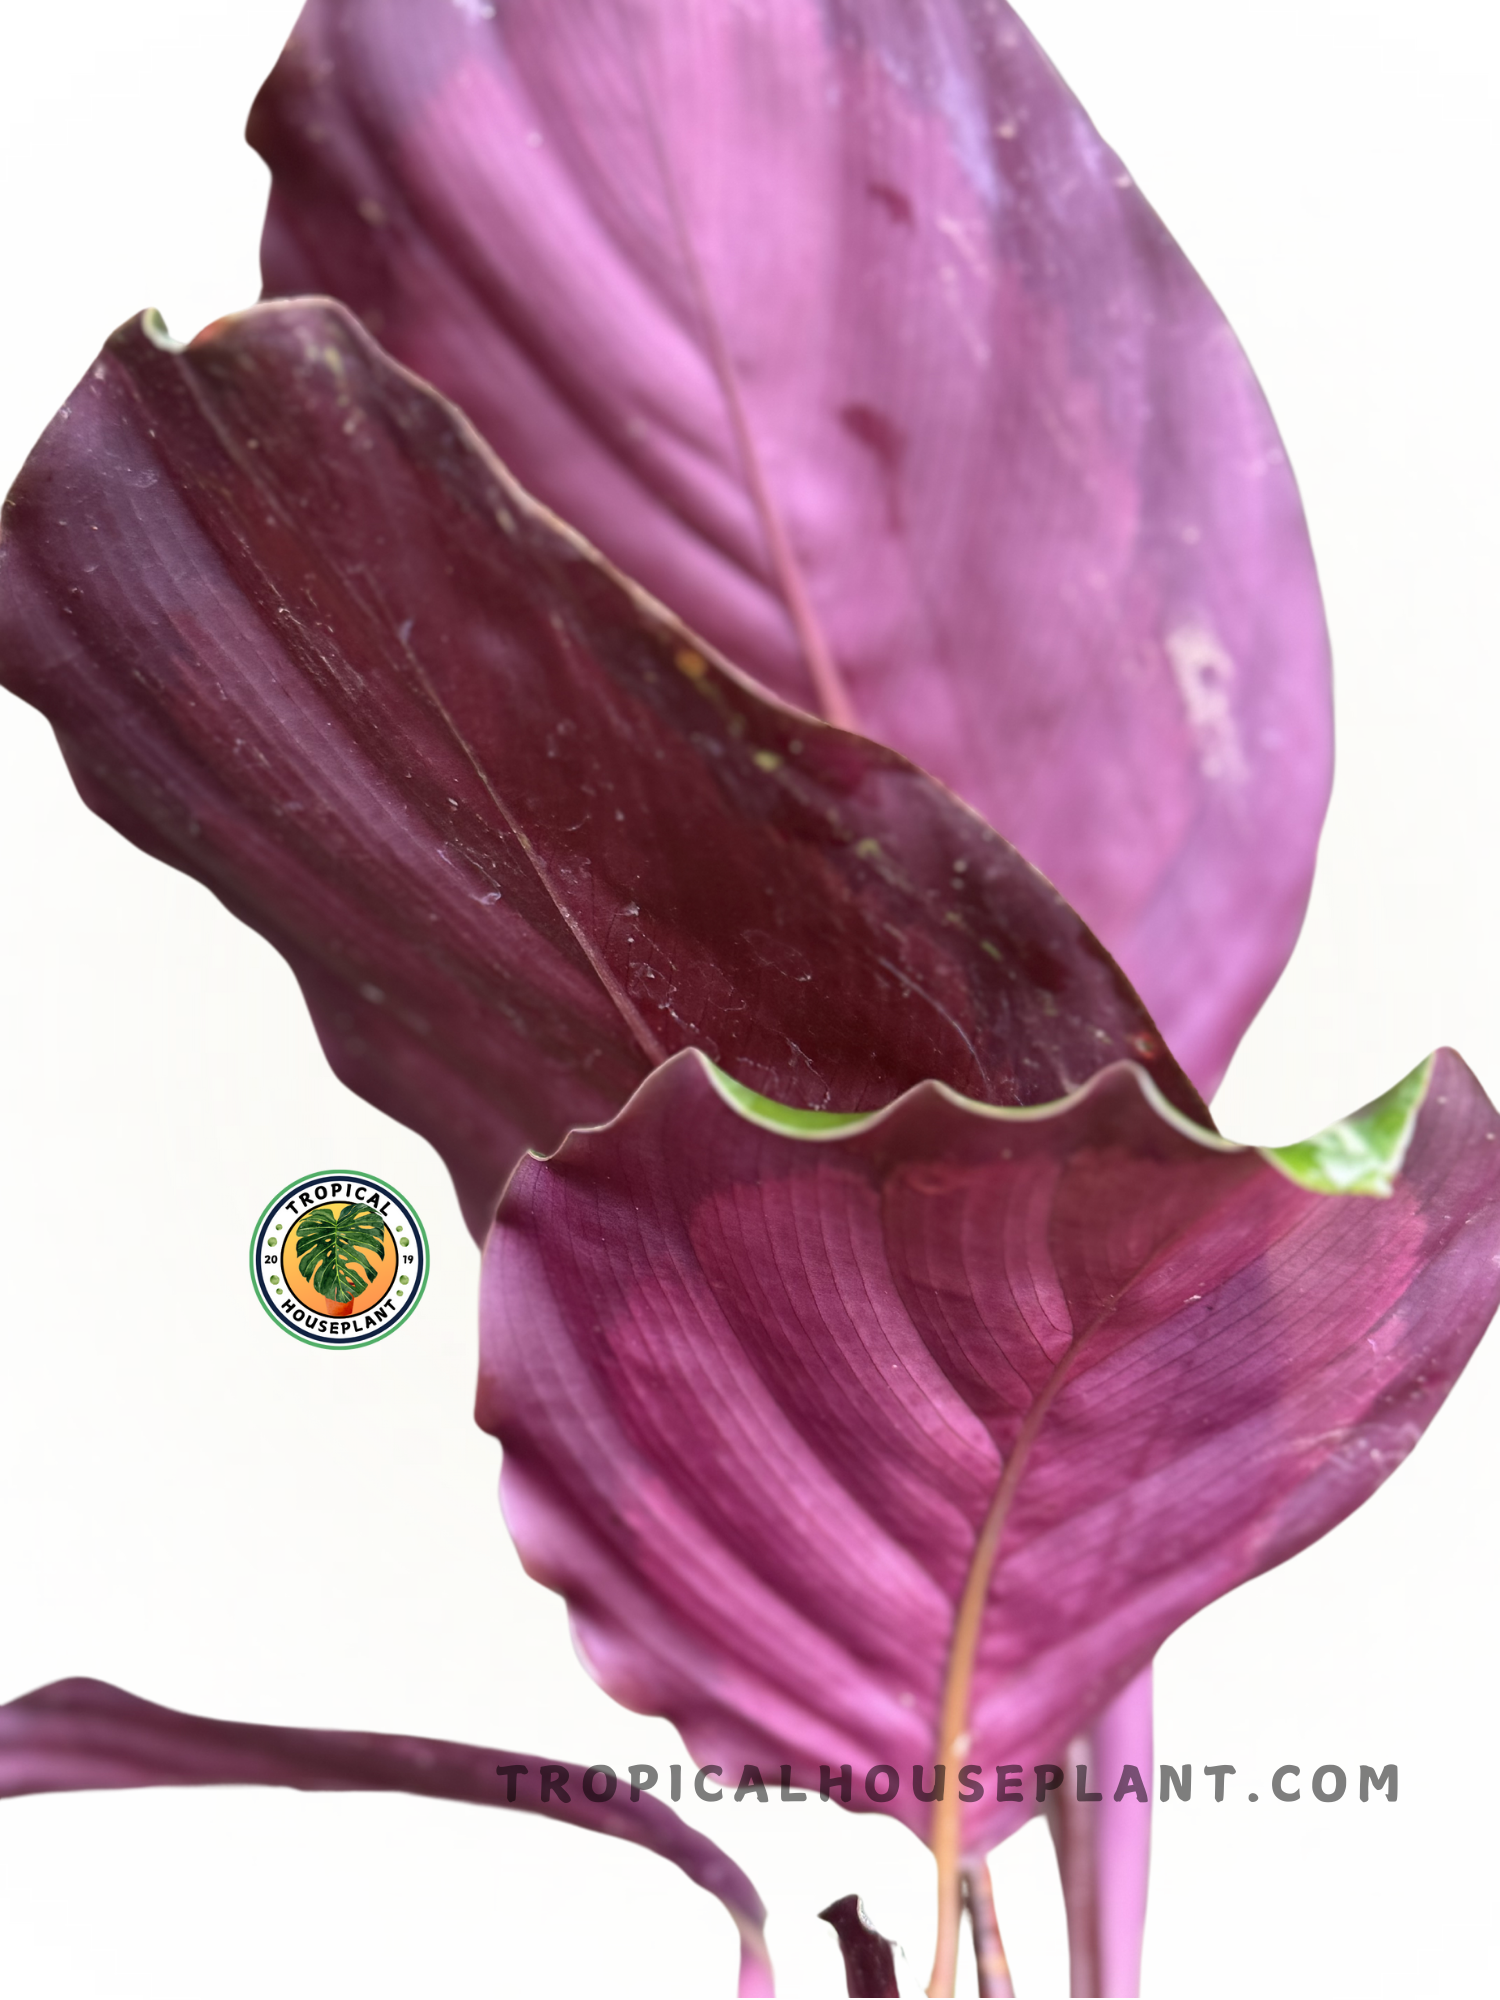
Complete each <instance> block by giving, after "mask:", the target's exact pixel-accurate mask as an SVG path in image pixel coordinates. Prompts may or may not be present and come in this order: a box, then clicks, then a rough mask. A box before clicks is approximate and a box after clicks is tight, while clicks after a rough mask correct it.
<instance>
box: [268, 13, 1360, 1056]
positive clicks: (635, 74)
mask: <svg viewBox="0 0 1500 2000" xmlns="http://www.w3.org/2000/svg"><path fill="white" fill-rule="evenodd" d="M251 137H252V139H253V141H254V143H255V144H256V145H257V146H258V147H259V148H260V150H261V151H262V152H263V153H264V154H265V156H266V158H267V160H268V161H269V162H270V164H271V167H272V170H273V175H274V180H273V192H272V200H271V210H270V216H269V220H268V223H267V228H266V235H265V242H264V252H263V258H264V269H265V277H266V284H267V287H268V289H269V290H270V291H271V292H272V293H291V292H306V291H329V292H333V293H335V294H337V295H338V296H339V297H340V298H342V299H344V300H346V301H347V302H348V303H349V304H350V305H352V306H353V307H354V308H355V309H356V310H357V311H358V312H359V313H360V314H361V315H362V316H363V317H364V319H365V321H366V323H367V324H368V325H369V327H370V328H371V329H372V331H374V332H376V333H377V334H378V336H379V338H380V339H381V340H382V341H383V342H384V343H385V345H386V346H387V347H388V348H390V350H391V351H392V352H393V353H395V354H396V355H398V356H399V358H400V359H401V360H403V361H405V362H407V363H408V364H409V365H410V366H412V367H413V368H415V369H416V370H417V371H418V372H419V373H421V374H422V375H425V376H427V377H428V378H429V379H430V380H432V381H434V382H435V383H437V384H438V386H439V387H440V388H442V389H443V390H444V391H445V392H446V393H447V394H449V395H451V396H452V397H454V398H455V400H456V401H458V402H459V403H460V404H461V405H462V406H463V407H464V409H466V410H467V411H468V413H469V414H470V416H472V417H473V419H474V421H475V422H476V423H477V424H478V425H479V427H480V429H481V430H482V431H483V432H484V433H485V435H486V436H487V437H488V438H489V439H490V441H491V442H492V443H493V444H494V445H495V447H496V449H497V450H498V451H499V452H500V454H501V456H502V457H503V458H504V459H505V460H506V462H507V463H508V464H509V465H510V466H511V467H512V469H513V470H514V471H515V473H516V475H517V477H518V478H520V479H521V480H522V481H523V483H525V484H526V485H527V486H528V487H530V488H531V489H532V490H533V491H534V492H536V493H537V494H539V495H540V496H541V498H542V499H544V500H545V501H546V502H547V503H548V505H550V506H552V507H555V508H556V509H557V510H558V512H559V513H561V514H562V515H564V516H565V517H566V518H567V519H568V520H570V521H572V522H573V523H574V524H575V525H576V526H577V527H579V528H580V529H581V530H582V531H583V532H584V533H585V534H587V535H588V536H590V537H591V539H593V540H594V541H595V542H596V543H597V544H598V545H599V547H600V548H602V549H603V550H604V551H605V553H606V554H607V555H608V556H610V557H611V558H612V559H613V560H614V561H616V562H618V563H619V564H621V566H622V567H624V568H625V569H626V570H628V571H629V572H630V573H631V574H632V575H634V576H636V577H638V578H639V579H640V580H641V582H642V583H644V584H645V585H646V586H647V587H648V588H649V589H651V590H653V591H655V592H656V593H657V594H658V595H659V596H660V597H661V598H663V599H664V600H665V601H666V602H667V603H669V604H670V605H672V606H673V608H674V609H675V610H676V611H677V612H678V613H680V615H681V616H682V617H683V618H685V619H686V620H687V622H688V623H689V624H690V625H692V626H694V627H695V628H696V629H698V630H699V631H701V632H703V633H704V634H705V635H706V636H707V637H708V638H709V640H711V641H712V642H713V643H714V644H715V645H716V646H718V647H720V648H721V649H722V650H723V651H724V652H725V653H726V654H727V655H728V656H729V657H730V658H731V659H733V660H734V661H735V662H736V663H737V664H738V665H739V666H741V667H744V668H746V669H748V670H749V671H751V672H753V673H754V674H756V675H757V676H759V677H760V679H762V680H763V681H764V682H765V683H766V684H767V685H768V686H770V687H773V688H775V689H776V690H777V691H778V692H780V693H781V694H783V695H785V696H786V697H787V698H788V699H790V700H792V701H795V702H798V703H801V704H802V705H804V706H810V707H813V708H816V709H818V710H819V711H820V712H822V713H824V714H826V715H828V716H830V717H831V718H832V719H834V720H844V721H856V720H857V722H858V724H859V725H860V726H861V727H862V728H864V729H865V730H866V731H867V732H868V733H869V734H871V735H873V736H877V737H879V738H881V739H883V740H884V741H887V742H890V743H892V744H894V745H895V746H896V747H897V748H898V749H900V750H902V751H904V752H905V753H906V754H907V755H908V756H910V757H913V758H915V759H916V761H917V762H918V763H920V764H923V765H925V766H926V767H927V768H928V769H930V770H932V771H934V772H936V773H937V774H938V775H939V776H940V777H942V778H943V779H945V780H946V781H947V782H948V783H950V784H951V785H953V786H954V787H955V789H956V790H958V791H959V792H960V793H961V794H962V795H963V796H964V797H966V798H967V799H969V800H970V801H971V803H973V804H974V805H975V806H976V807H977V808H978V809H979V810H980V811H981V812H983V813H984V814H985V815H986V816H987V817H988V818H989V819H991V820H992V821H993V822H994V824H995V825H996V826H997V827H998V828H999V829H1000V831H1001V832H1002V833H1004V834H1005V835H1007V837H1008V838H1010V839H1011V840H1013V841H1014V842H1015V843H1016V845H1017V846H1018V847H1019V848H1020V849H1021V851H1022V852H1023V853H1024V854H1026V855H1027V856H1028V858H1029V859H1031V860H1033V861H1034V862H1035V863H1036V864H1037V866H1038V867H1040V868H1041V869H1043V870H1044V872H1045V873H1046V874H1047V875H1048V876H1050V877H1051V879H1052V880H1053V881H1055V882H1056V883H1057V885H1058V887H1059V888H1060V889H1061V890H1062V892H1063V894H1064V895H1066V896H1067V897H1068V898H1069V900H1070V901H1071V902H1072V903H1073V904H1074V905H1075V906H1076V907H1077V908H1078V909H1079V910H1080V911H1081V912H1082V914H1083V915H1084V917H1085V919H1086V920H1087V921H1088V922H1089V923H1091V924H1092V925H1093V926H1094V928H1095V929H1096V930H1097V932H1098V934H1099V935H1100V937H1101V938H1103V939H1104V941H1105V943H1106V944H1107V945H1108V946H1109V947H1110V949H1111V950H1112V951H1113V952H1114V953H1115V954H1116V956H1117V957H1118V958H1119V960H1120V962H1121V964H1122V965H1123V966H1124V967H1125V969H1126V971H1127V973H1128V974H1129V975H1130V977H1131V978H1132V979H1133V980H1134V981H1135V982H1136V984H1137V985H1138V986H1139V988H1140V990H1141V992H1142V994H1143V995H1144V996H1145V999H1146V1001H1147V1004H1148V1005H1149V1006H1150V1008H1151V1009H1152V1011H1153V1013H1154V1014H1155V1016H1156V1018H1157V1020H1158V1021H1159V1022H1160V1023H1161V1026H1162V1028H1163V1030H1164V1032H1165V1034H1166V1036H1167V1039H1168V1041H1169V1043H1170V1045H1171V1046H1172V1047H1173V1048H1174V1049H1175V1050H1176V1051H1177V1053H1178V1055H1179V1057H1180V1058H1181V1060H1182V1061H1183V1063H1184V1064H1185V1066H1186V1068H1187V1070H1188V1072H1189V1074H1191V1075H1192V1076H1193V1077H1194V1079H1195V1081H1196V1082H1198V1084H1199V1085H1200V1086H1201V1087H1202V1088H1204V1089H1205V1090H1209V1089H1211V1088H1212V1086H1213V1084H1214V1082H1215V1081H1216V1080H1217V1077H1218V1075H1219V1074H1220V1073H1221V1072H1222V1069H1223V1067H1224V1064H1225V1063H1226V1061H1227V1060H1228V1056H1229V1054H1230V1052H1231V1051H1232V1049H1233V1047H1234V1045H1235V1043H1236V1041H1237V1040H1238V1038H1239V1035H1240V1034H1241V1033H1242V1032H1243V1029H1244V1027H1245V1024H1246V1022H1247V1021H1248V1020H1249V1019H1250V1016H1251V1015H1252V1014H1253V1013H1254V1011H1255V1009H1256V1007H1257V1006H1258V1005H1259V1003H1260V1001H1261V1000H1262V998H1263V997H1264V995H1265V993H1266V992H1267V990H1268V989H1269V987H1270V985H1271V983H1272V981H1273V980H1274V979H1275V977H1276V975H1277V973H1278V972H1279V971H1280V969H1281V967H1282V965H1283V963H1284V962H1285V959H1286V956H1287V953H1288V951H1289V950H1290V948H1291V944H1292V940H1293V939H1294V937H1295V936H1296V932H1297V928H1298V925H1299V923H1300V921H1301V917H1302V911H1303V907H1304V905H1305V903H1306V898H1307V891H1308V885H1309V882H1310V880H1311V876H1312V867H1313V859H1314V850H1315V846H1316V841H1317V834H1318V829H1319V826H1320V824H1321V821H1322V817H1323V811H1324V807H1325V804H1326V802H1327V796H1328V782H1329V770H1330V723H1329V700H1328V659H1327V645H1326V638H1325V632H1324V625H1323V617H1322V611H1321V607H1320V604H1319V598H1318V590H1317V583H1316V578H1315V575H1314V570H1313V562H1312V556H1311V553H1310V551H1309V546H1308V540H1307V534H1306V530H1305V527H1304V523H1303V519H1302V512H1301V507H1300V504H1299V502H1298V497H1297V492H1296V488H1295V485H1294V483H1293V480H1292V477H1291V474H1290V472H1289V470H1288V468H1287V464H1286V460H1285V456H1284V453H1283V451H1282V447H1281V443H1280V440H1279V438H1278V437H1277V434H1276V430H1275V427H1274V425H1273V423H1272V421H1271V418H1270V416H1269V413H1268V412H1267V409H1266V406H1265V402H1264V399H1263V398H1262V396H1261V393H1260V391H1259V388H1258V387H1257V385H1256V383H1255V380H1254V378H1253V376H1252V374H1251V372H1250V369H1249V367H1248V365H1247V363H1246V361H1245V357H1244V355H1243V354H1242V353H1241V351H1240V349H1239V347H1238V345H1237V344H1236V342H1235V340H1234V337H1233V335H1232V333H1231V332H1230V330H1229V328H1228V327H1227V326H1226V325H1225V323H1224V320H1223V317H1222V315H1221V314H1220V313H1219V311H1218V309H1217V307H1216V306H1215V305H1214V303H1213V301H1212V299H1211V298H1210V297H1209V296H1208V294H1207V292H1206V291H1205V290H1204V288H1203V286H1202V284H1201V283H1200V282H1199V280H1198V278H1197V277H1196V275H1195V274H1194V273H1193V271H1192V270H1191V268H1190V267H1189V265H1188V264H1187V262H1186V260H1185V259H1184V258H1183V256H1182V254H1181V252H1180V251H1179V250H1178V248H1177V246H1176V245H1175V244H1174V243H1173V242H1172V240H1171V238H1170V237H1169V236H1168V235H1167V233H1166V231H1165V230H1164V229H1163V227H1162V225H1161V223H1160V222H1159V220H1158V219H1157V217H1156V216H1155V215H1154V214H1153V213H1152V211H1151V209H1150V208H1149V207H1148V206H1147V204H1146V203H1145V202H1144V200H1143V199H1142V198H1141V195H1140V194H1139V192H1138V191H1137V189H1136V188H1135V187H1134V185H1133V184H1132V182H1131V179H1130V176H1129V175H1128V174H1127V173H1126V172H1125V171H1124V169H1123V168H1122V167H1121V165H1120V162H1119V161H1118V160H1117V159H1116V158H1115V156H1114V154H1113V153H1111V152H1110V151H1109V149H1108V147H1107V146H1105V145H1104V144H1103V143H1102V142H1101V140H1100V138H1099V136H1098V134H1097V133H1096V132H1095V131H1094V129H1093V127H1092V126H1091V125H1090V123H1089V121H1088V119H1087V118H1086V117H1085V115H1084V113H1083V111H1082V110H1081V109H1080V107H1079V106H1078V104H1077V103H1076V102H1075V101H1074V99H1073V98H1072V96H1071V95H1070V93H1069V92H1068V90H1067V89H1066V87H1065V86H1064V85H1063V83H1062V82H1061V80H1060V79H1059V78H1058V76H1057V74H1056V72H1055V71H1054V70H1053V69H1052V67H1051V66H1050V64H1049V63H1048V62H1047V60H1046V58H1045V56H1043V55H1042V54H1041V52H1040V51H1039V50H1038V49H1037V47H1036V44H1035V43H1034V42H1033V41H1032V39H1031V37H1030V35H1029V34H1028V33H1027V31H1026V29H1025V28H1024V27H1023V25H1022V24H1021V22H1020V21H1019V20H1018V19H1017V17H1016V15H1015V14H1014V13H1013V12H1012V11H1011V9H1010V8H1009V7H1008V6H1006V5H1004V4H1003V0H759V4H757V5H755V6H754V7H747V6H742V5H734V4H730V0H716V3H715V4H705V5H701V6H695V7H693V8H691V9H685V8H683V7H682V6H681V5H680V4H677V0H628V4H627V0H569V4H567V5H565V6H563V5H558V4H557V0H497V4H495V5H485V6H467V5H465V6H457V5H454V4H452V0H312V4H311V5H310V6H309V7H308V8H307V9H306V11H305V13H304V15H303V17H302V20H301V22H300V23H299V25H298V28H297V30H296V32H295V34H294V36H293V38H292V41H291V44H290V46H289V48H288V50H287V53H286V54H285V56H284V57H283V58H282V61H281V63H280V64H279V65H278V67H277V69H276V72H275V74H274V75H273V77H272V78H271V81H270V83H269V84H268V85H267V87H266V90H265V91H264V92H263V94H262V96H261V98H260V100H259V102H258V104H257V106H256V109H255V112H254V114H253V117H252V120H251Z"/></svg>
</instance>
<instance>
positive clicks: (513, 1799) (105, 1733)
mask: <svg viewBox="0 0 1500 2000" xmlns="http://www.w3.org/2000/svg"><path fill="white" fill-rule="evenodd" d="M544 1762H548V1763H551V1762H553V1760H552V1759H543V1758H541V1757H537V1756H535V1755H529V1756H528V1755H518V1754H517V1753H516V1752H514V1751H511V1750H488V1749H482V1748H480V1747H479V1746H478V1745H476V1744H473V1743H447V1742H443V1741H441V1740H438V1739H435V1738H433V1737H428V1736H382V1735H372V1734H367V1733H365V1732H364V1731H360V1730H353V1729H281V1728H268V1727H266V1726H265V1725H264V1724H261V1723H254V1722H220V1721H217V1720H215V1719H214V1718H212V1717H210V1716H205V1715H185V1714H183V1713H182V1712H181V1710H179V1709H175V1708H160V1707H158V1706H157V1704H156V1703H155V1702H154V1701H142V1700H141V1699H140V1697H139V1696H138V1695H133V1694H127V1693H126V1692H125V1690H124V1689H123V1688H117V1687H112V1686H111V1685H110V1684H109V1682H107V1681H94V1680H82V1679H80V1680H67V1681H53V1682H52V1683H51V1685H50V1686H48V1687H41V1688H36V1689H34V1690H33V1691H32V1692H31V1693H30V1694H24V1695H21V1696H20V1697H19V1698H18V1699H17V1700H15V1701H11V1702H5V1703H3V1704H0V1798H19V1797H22V1796H24V1795H25V1794H27V1793H30V1792H78V1791H98V1790H103V1789H114V1788H117V1787H122V1786H136V1785H290V1786H292V1787H294V1788H295V1789H296V1790H297V1791H301V1792H415V1793H417V1794H419V1795H420V1796H421V1797H424V1798H432V1799H462V1800H464V1801H466V1802H467V1803H468V1804H470V1805H480V1806H512V1807H514V1808H515V1809H516V1810H517V1811H519V1812H531V1813H544V1814H546V1815H547V1816H548V1817H549V1818H551V1819H560V1820H564V1821H566V1822H567V1823H568V1824H569V1825H571V1826H582V1827H587V1828H589V1829H590V1830H591V1831H592V1832H595V1833H609V1834H613V1835H614V1836H615V1838H616V1839H617V1840H632V1841H634V1842H635V1843H636V1844H637V1845H638V1846H641V1847H649V1848H650V1849H651V1850H652V1852H653V1853H655V1854H660V1855H661V1856H662V1857H663V1859H665V1860H667V1861H673V1862H675V1863H676V1864H677V1866H678V1867H679V1868H680V1869H682V1871H683V1873H684V1874H686V1875H688V1876H689V1877H691V1879H692V1880H693V1881H694V1882H696V1883H697V1884H698V1886H699V1887H700V1888H702V1889H707V1890H708V1891H709V1893H710V1894H711V1895H714V1896H717V1897H718V1899H719V1901H720V1902H721V1903H722V1904H723V1905H724V1907H725V1909H726V1910H728V1912H729V1914H730V1916H731V1917H733V1918H734V1921H735V1925H736V1927H737V1929H738V1930H739V1933H740V1984H739V1991H740V1992H741V1994H769V1993H772V1992H774V1990H775V1989H774V1987H773V1986H772V1984H771V1962H770V1959H769V1958H768V1957H767V1955H766V1945H765V1938H764V1936H763V1935H762V1925H763V1924H764V1922H765V1914H766V1913H765V1909H764V1907H763V1905H762V1903H761V1900H760V1898H759V1896H757V1895H756V1893H755V1889H754V1887H753V1886H752V1884H751V1882H750V1881H749V1879H748V1877H747V1876H746V1875H745V1874H744V1873H743V1871H742V1870H741V1869H740V1868H738V1867H737V1866H736V1865H735V1863H734V1862H733V1861H731V1860H730V1858H729V1856H728V1855H727V1854H724V1853H721V1852H720V1850H719V1849H718V1848H717V1847H715V1846H714V1844H713V1842H712V1841H711V1840H708V1839H706V1838H705V1837H704V1835H703V1834H701V1833H697V1832H695V1831H694V1830H693V1828H692V1827H690V1826H686V1825H684V1824H683V1822H682V1821H681V1820H680V1819H679V1818H678V1817H677V1815H676V1813H674V1812H673V1811H672V1809H671V1808H670V1806H665V1805H662V1804H660V1803H659V1802H658V1801H657V1800H656V1799H652V1798H648V1797H645V1796H642V1797H640V1798H638V1799H635V1800H633V1801H632V1800H631V1799H629V1798H628V1797H627V1796H626V1795H625V1794H624V1793H622V1792H618V1791H617V1792H616V1793H615V1794H614V1795H613V1796H612V1797H610V1798H609V1799H607V1800H602V1801H596V1800H593V1799H590V1798H588V1797H586V1796H585V1795H584V1793H583V1791H582V1789H581V1784H574V1785H571V1786H570V1787H569V1788H568V1802H567V1803H564V1802H563V1801H562V1800H561V1799H559V1798H558V1797H557V1796H555V1795H549V1796H548V1797H547V1798H546V1799H545V1800H544V1799H543V1797H542V1787H541V1783H540V1772H541V1767H542V1765H543V1763H544ZM497 1767H499V1768H498V1769H497ZM583 1768H584V1767H583V1766H582V1765H574V1766H573V1767H572V1769H573V1772H574V1775H575V1778H581V1774H582V1771H583ZM599 1783H602V1780H598V1781H596V1785H597V1784H599Z"/></svg>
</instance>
